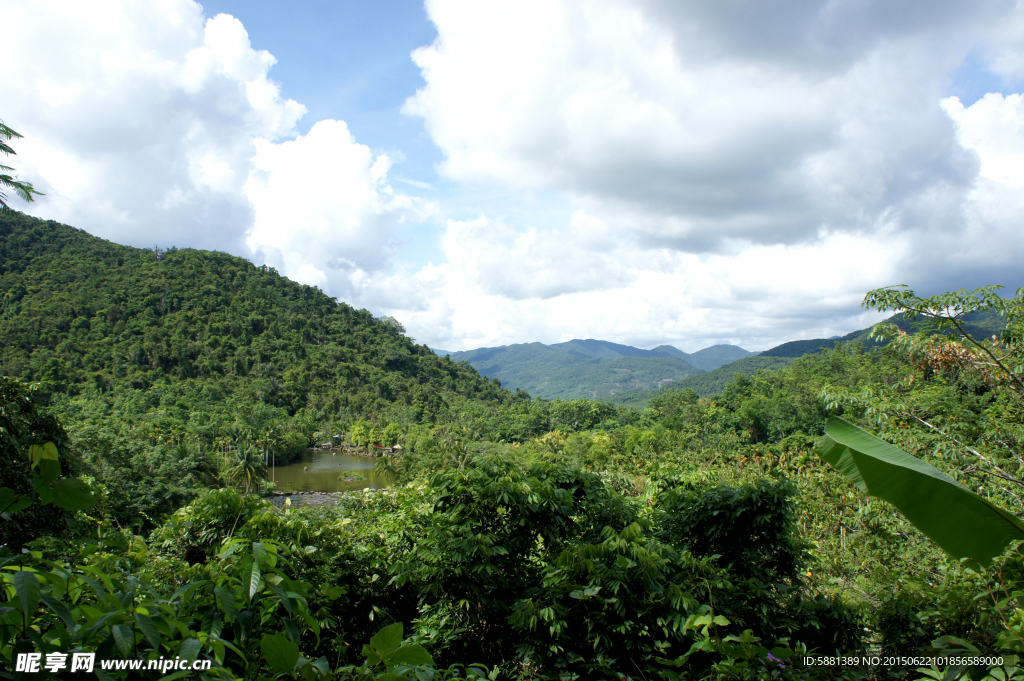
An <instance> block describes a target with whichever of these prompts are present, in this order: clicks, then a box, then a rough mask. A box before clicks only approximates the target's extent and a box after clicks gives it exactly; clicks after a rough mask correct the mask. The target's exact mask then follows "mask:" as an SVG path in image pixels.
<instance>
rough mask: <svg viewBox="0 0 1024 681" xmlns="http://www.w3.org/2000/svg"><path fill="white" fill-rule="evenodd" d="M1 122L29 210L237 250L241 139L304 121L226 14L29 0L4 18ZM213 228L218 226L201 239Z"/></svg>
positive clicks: (113, 233)
mask: <svg viewBox="0 0 1024 681" xmlns="http://www.w3.org/2000/svg"><path fill="white" fill-rule="evenodd" d="M5 17H6V19H7V21H8V22H9V24H8V25H9V26H17V27H18V28H17V30H11V31H9V32H8V35H7V37H6V39H5V40H6V47H7V50H8V57H7V60H6V66H7V68H8V73H7V75H6V76H5V79H4V80H5V82H4V91H5V96H4V116H5V117H6V120H7V122H8V124H9V125H11V126H12V127H14V128H15V129H17V130H18V131H19V132H21V133H22V134H24V135H25V140H24V142H23V144H22V145H21V146H20V148H19V151H20V156H21V158H22V159H24V160H23V161H22V162H21V165H20V167H21V169H22V171H23V173H24V174H25V175H26V176H28V177H31V179H32V180H33V181H35V182H36V184H37V186H38V187H39V188H40V189H41V190H42V191H44V192H45V193H46V196H45V197H43V198H40V199H39V200H38V204H37V205H36V206H34V207H32V209H33V211H34V212H36V213H37V214H41V215H45V216H47V217H51V218H55V219H58V220H62V221H65V222H69V223H72V224H74V225H75V226H77V227H81V228H84V229H87V230H88V231H90V232H92V233H94V234H97V235H100V236H104V237H106V238H109V239H112V240H114V241H118V242H120V243H133V244H136V245H152V244H153V243H159V244H161V245H164V246H167V245H172V244H175V245H181V246H184V245H188V246H196V247H205V248H220V249H225V250H231V251H234V252H239V251H240V250H241V247H242V245H243V237H244V234H245V231H246V229H247V228H248V226H249V224H251V222H252V207H251V205H250V204H249V202H248V200H247V199H246V197H245V194H244V192H243V191H242V188H243V186H244V184H245V182H246V180H247V178H248V175H249V159H250V158H251V156H252V140H253V139H254V138H257V137H262V138H267V139H275V138H277V137H280V136H281V135H285V134H288V133H289V132H291V130H292V128H293V126H294V124H295V122H296V120H298V118H299V117H300V116H301V115H302V114H303V113H304V112H305V109H304V107H302V106H301V105H300V104H298V103H297V102H294V101H291V100H284V99H282V98H281V97H280V96H279V93H278V87H277V85H276V84H274V83H273V82H272V81H270V80H269V79H268V77H267V70H268V69H269V68H270V66H271V65H273V63H274V61H275V60H274V58H273V57H272V56H271V55H270V54H269V53H267V52H266V51H262V50H254V49H252V47H251V46H250V44H249V39H248V36H247V35H246V32H245V29H244V28H243V27H242V24H241V23H240V22H239V21H238V20H236V19H234V18H232V17H230V16H227V15H220V16H217V17H215V18H212V19H210V20H208V21H205V22H204V18H203V15H202V9H201V7H199V6H198V5H197V4H195V3H193V2H185V1H179V2H164V3H153V4H145V5H139V4H137V3H131V2H117V1H114V0H111V1H107V2H96V3H88V4H81V3H66V2H40V3H34V4H32V5H17V4H16V5H13V6H11V7H9V8H7V10H6V11H5ZM212 225H217V226H218V227H219V229H211V226H212Z"/></svg>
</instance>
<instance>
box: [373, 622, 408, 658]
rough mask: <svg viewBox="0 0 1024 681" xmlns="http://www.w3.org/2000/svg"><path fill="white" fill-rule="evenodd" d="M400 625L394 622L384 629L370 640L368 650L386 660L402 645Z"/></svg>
mask: <svg viewBox="0 0 1024 681" xmlns="http://www.w3.org/2000/svg"><path fill="white" fill-rule="evenodd" d="M402 629H403V627H402V623H401V622H395V623H394V624H391V625H389V626H386V627H384V628H383V629H381V630H380V631H378V632H377V633H376V634H374V635H373V637H371V638H370V648H372V649H373V651H374V652H376V653H377V655H379V656H380V658H381V659H382V660H387V659H388V658H390V657H391V656H392V655H394V654H395V651H397V650H398V648H399V646H401V645H402Z"/></svg>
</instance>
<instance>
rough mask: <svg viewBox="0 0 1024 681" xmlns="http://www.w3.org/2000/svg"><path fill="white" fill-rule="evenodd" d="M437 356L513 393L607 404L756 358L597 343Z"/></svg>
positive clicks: (731, 349)
mask: <svg viewBox="0 0 1024 681" xmlns="http://www.w3.org/2000/svg"><path fill="white" fill-rule="evenodd" d="M434 352H436V353H438V354H439V355H442V356H443V355H449V356H450V357H451V358H452V360H453V361H455V362H462V361H466V362H468V363H469V364H470V366H472V367H473V368H474V369H476V370H477V371H479V372H480V373H481V374H482V375H484V376H487V377H489V378H497V379H498V380H500V381H501V384H502V386H504V387H506V388H509V389H510V390H515V389H517V388H522V389H523V390H525V391H527V392H528V393H530V394H531V395H533V396H535V397H543V398H546V399H554V398H563V399H572V398H575V397H590V398H604V399H607V398H610V397H612V396H614V395H616V394H617V393H621V392H625V391H631V390H637V389H640V390H651V389H657V388H660V387H662V386H664V385H665V384H667V383H671V382H673V381H679V380H681V379H683V378H686V377H687V376H692V375H694V374H700V373H703V372H706V371H711V370H713V369H716V368H718V367H720V366H722V365H723V364H728V363H730V362H733V361H735V360H738V359H742V358H744V357H749V356H751V355H752V354H753V353H752V352H749V351H747V350H744V349H743V348H740V347H737V346H735V345H713V346H711V347H709V348H704V349H703V350H700V351H698V352H694V353H687V352H683V351H682V350H680V349H679V348H675V347H672V346H671V345H659V346H658V347H656V348H654V349H653V350H643V349H641V348H635V347H633V346H630V345H621V344H619V343H611V342H609V341H602V340H593V339H587V340H578V339H577V340H571V341H568V342H565V343H555V344H553V345H544V344H543V343H520V344H516V345H504V346H501V347H496V348H478V349H476V350H466V351H464V352H448V351H444V350H436V349H435V350H434Z"/></svg>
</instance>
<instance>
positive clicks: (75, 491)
mask: <svg viewBox="0 0 1024 681" xmlns="http://www.w3.org/2000/svg"><path fill="white" fill-rule="evenodd" d="M53 503H55V504H56V505H57V506H60V507H61V508H63V509H67V510H68V511H81V510H82V509H85V508H89V507H90V506H92V505H93V504H95V503H96V497H94V496H93V495H92V490H90V489H89V486H88V485H87V484H85V482H84V481H82V480H79V479H78V478H64V479H63V480H58V481H57V482H55V483H53Z"/></svg>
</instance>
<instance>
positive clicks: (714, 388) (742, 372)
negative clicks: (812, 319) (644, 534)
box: [608, 312, 1006, 408]
mask: <svg viewBox="0 0 1024 681" xmlns="http://www.w3.org/2000/svg"><path fill="white" fill-rule="evenodd" d="M886 321H887V322H889V323H892V324H895V325H896V326H897V327H899V328H900V330H902V331H904V332H906V333H914V332H917V331H921V330H925V329H927V328H928V323H927V322H926V321H924V320H916V321H914V322H908V321H907V320H906V319H904V318H903V315H902V314H897V315H893V316H892V317H890V318H889V319H888V320H886ZM962 326H963V328H964V331H966V332H967V333H968V334H970V335H971V336H974V337H975V338H990V337H992V336H993V335H997V334H999V333H1001V332H1002V330H1003V328H1004V327H1005V326H1006V320H1005V319H1004V318H1002V317H1000V316H999V315H997V314H994V313H992V312H975V313H972V314H969V315H966V316H965V317H964V320H963V325H962ZM871 328H872V327H868V328H866V329H859V330H857V331H852V332H850V333H848V334H846V335H845V336H839V337H836V338H814V339H810V340H796V341H789V342H787V343H782V344H781V345H776V346H775V347H773V348H771V349H768V350H765V351H763V352H760V353H758V354H756V355H755V354H750V353H748V354H747V356H744V357H741V358H739V359H736V360H734V361H728V362H722V363H720V364H718V365H716V366H712V367H711V368H707V369H705V371H704V373H700V374H695V375H693V376H687V377H685V378H683V379H681V380H678V381H673V382H671V383H667V384H663V385H662V386H660V387H658V388H654V389H644V388H638V389H635V390H630V391H625V392H620V393H617V394H615V395H613V396H610V397H609V398H608V400H609V401H610V402H612V403H613V404H620V405H623V406H629V407H636V408H643V407H644V406H646V405H647V403H648V401H649V400H650V399H651V398H653V397H655V396H657V395H658V393H659V392H660V391H662V390H693V391H694V392H695V393H696V394H697V395H698V396H699V397H711V396H713V395H719V394H721V393H722V391H723V390H725V388H726V385H728V383H729V382H730V381H732V380H733V379H734V378H735V377H737V376H754V375H755V374H757V372H759V371H762V370H764V369H771V370H777V369H782V368H784V367H786V366H789V365H790V364H791V363H792V362H793V360H795V359H797V358H798V357H803V356H804V355H812V354H817V353H820V352H823V351H825V350H831V349H833V348H835V347H837V345H841V344H843V343H848V342H851V341H852V342H856V343H860V344H861V345H862V346H864V347H865V348H875V347H879V346H881V345H883V343H882V342H880V341H877V340H874V339H872V338H871ZM661 347H665V346H661ZM735 347H736V346H734V345H716V346H713V347H711V348H706V349H705V350H701V351H700V352H698V353H694V355H691V357H696V356H697V355H699V354H701V353H703V352H707V351H711V350H716V349H717V348H722V349H725V350H726V352H733V351H730V350H728V349H729V348H735ZM737 349H739V348H737ZM744 352H746V351H744ZM726 356H728V355H726ZM690 362H691V364H694V365H695V366H698V367H699V366H700V365H699V364H696V363H695V362H694V360H693V359H691V360H690ZM706 366H710V365H706ZM701 368H703V367H701Z"/></svg>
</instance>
